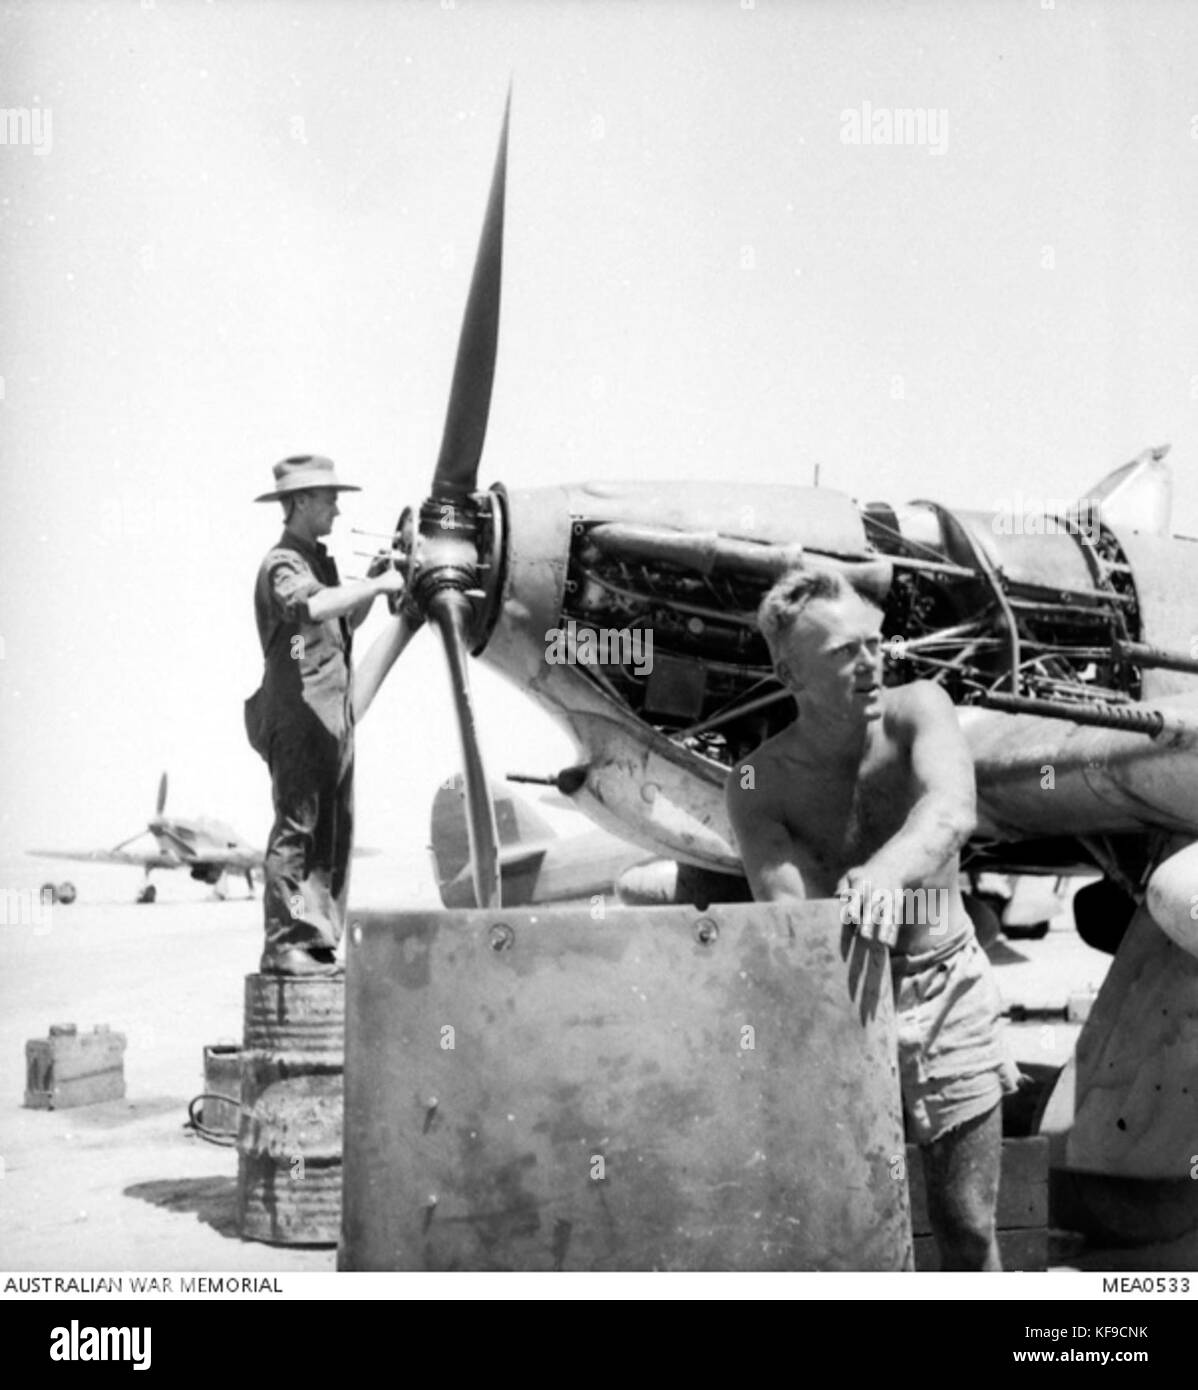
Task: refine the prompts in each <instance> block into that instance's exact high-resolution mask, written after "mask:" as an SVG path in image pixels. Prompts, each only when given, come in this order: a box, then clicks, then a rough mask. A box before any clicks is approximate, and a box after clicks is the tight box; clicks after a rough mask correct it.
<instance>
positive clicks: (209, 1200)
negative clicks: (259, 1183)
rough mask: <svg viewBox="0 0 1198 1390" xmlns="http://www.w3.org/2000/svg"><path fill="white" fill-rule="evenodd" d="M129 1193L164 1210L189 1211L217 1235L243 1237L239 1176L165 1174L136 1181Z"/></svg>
mask: <svg viewBox="0 0 1198 1390" xmlns="http://www.w3.org/2000/svg"><path fill="white" fill-rule="evenodd" d="M124 1195H125V1196H126V1197H136V1198H138V1199H139V1200H140V1201H143V1202H149V1203H150V1205H151V1206H155V1207H161V1208H162V1209H163V1210H164V1211H178V1212H187V1213H191V1214H192V1215H194V1216H196V1217H198V1218H199V1220H201V1221H202V1222H203V1223H204V1225H205V1226H211V1227H212V1229H213V1230H214V1231H216V1233H217V1234H218V1235H222V1236H228V1237H230V1238H231V1239H233V1240H240V1238H241V1233H240V1232H239V1231H238V1229H237V1179H236V1178H222V1177H215V1178H163V1179H159V1180H156V1181H154V1182H139V1183H134V1184H133V1186H132V1187H127V1188H125V1194H124Z"/></svg>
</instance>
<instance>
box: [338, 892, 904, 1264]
mask: <svg viewBox="0 0 1198 1390" xmlns="http://www.w3.org/2000/svg"><path fill="white" fill-rule="evenodd" d="M347 981H348V983H347V987H346V988H347V1000H348V1027H347V1037H346V1071H345V1082H346V1095H345V1121H346V1123H345V1192H344V1202H343V1218H342V1234H341V1243H340V1249H339V1253H338V1266H339V1268H341V1269H350V1270H387V1269H395V1270H451V1269H456V1270H546V1271H548V1270H594V1271H606V1270H613V1271H614V1270H811V1271H822V1270H898V1269H909V1268H911V1264H912V1237H911V1222H910V1208H909V1203H908V1195H907V1180H906V1165H905V1147H904V1142H903V1123H902V1107H901V1100H900V1094H899V1078H898V1064H897V1047H896V1040H895V1021H894V1009H893V999H892V993H891V986H890V980H889V970H888V958H887V952H886V951H885V949H884V948H881V947H877V946H867V945H865V944H864V943H863V942H862V941H861V939H860V937H859V936H857V935H856V934H855V933H853V932H852V931H851V930H850V929H848V928H846V927H845V926H843V925H842V923H841V921H840V913H839V906H838V904H836V903H834V902H810V903H804V904H801V905H799V906H796V907H794V908H787V909H782V908H779V907H772V906H768V905H763V904H751V905H724V904H720V905H712V906H711V907H709V908H707V909H706V910H704V911H698V910H696V909H695V908H693V907H660V908H633V909H621V908H617V909H608V910H607V911H606V912H605V913H604V914H603V916H602V918H601V919H600V920H596V919H595V917H594V916H593V915H592V913H591V912H590V911H589V910H586V909H581V910H580V909H573V908H545V907H537V908H535V909H532V910H529V909H520V908H517V909H504V910H502V911H463V912H428V913H418V912H366V911H361V912H358V913H355V914H354V915H353V916H352V917H351V921H350V928H349V963H348V975H347Z"/></svg>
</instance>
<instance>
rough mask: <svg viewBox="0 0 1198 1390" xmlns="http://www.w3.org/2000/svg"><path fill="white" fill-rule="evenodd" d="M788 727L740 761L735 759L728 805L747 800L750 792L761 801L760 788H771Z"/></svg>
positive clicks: (727, 788)
mask: <svg viewBox="0 0 1198 1390" xmlns="http://www.w3.org/2000/svg"><path fill="white" fill-rule="evenodd" d="M789 731H790V730H789V726H787V728H785V729H782V730H780V731H779V732H778V733H776V734H774V735H773V736H772V737H771V738H767V739H766V740H765V742H764V743H759V744H758V745H757V747H756V748H754V749H753V751H752V752H751V753H748V754H746V755H745V757H743V758H742V759H741V760H740V762H738V763H733V765H732V770H731V772H729V774H728V781H727V784H726V788H725V794H726V800H727V802H728V804H729V806H734V805H737V804H738V803H742V802H744V801H745V799H746V798H747V797H748V796H749V794H750V793H753V794H754V804H758V803H759V802H760V801H761V792H763V791H765V790H768V789H769V787H770V786H771V784H772V783H773V781H774V778H775V776H776V772H777V768H778V766H779V764H780V762H781V761H782V756H783V750H784V749H785V747H786V744H787V735H788V734H789Z"/></svg>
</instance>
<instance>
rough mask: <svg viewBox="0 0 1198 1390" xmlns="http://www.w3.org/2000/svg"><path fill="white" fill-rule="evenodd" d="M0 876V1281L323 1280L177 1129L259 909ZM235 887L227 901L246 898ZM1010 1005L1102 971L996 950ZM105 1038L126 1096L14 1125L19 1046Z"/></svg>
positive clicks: (67, 873)
mask: <svg viewBox="0 0 1198 1390" xmlns="http://www.w3.org/2000/svg"><path fill="white" fill-rule="evenodd" d="M50 867H52V870H53V871H52V873H47V872H46V871H45V870H46V868H47V866H46V865H42V864H39V863H38V861H36V860H33V859H24V860H22V859H16V858H9V859H6V860H4V861H3V862H2V864H0V888H2V889H3V890H5V901H6V903H7V904H8V906H9V915H10V920H9V921H8V922H7V923H6V925H5V927H4V930H3V932H2V933H0V978H2V979H3V981H4V986H3V1005H4V1007H3V1010H2V1014H0V1096H2V1098H3V1099H2V1103H0V1160H2V1163H3V1168H2V1173H3V1180H2V1181H0V1267H2V1268H4V1269H7V1270H11V1271H17V1272H39V1271H80V1272H94V1271H133V1272H136V1271H201V1272H204V1271H237V1270H253V1271H276V1270H278V1271H304V1270H316V1271H331V1270H333V1269H334V1268H335V1266H336V1252H335V1251H334V1250H332V1249H313V1248H299V1247H280V1246H272V1245H266V1244H262V1243H258V1242H248V1241H242V1240H241V1239H240V1237H239V1235H238V1233H237V1227H236V1217H235V1197H236V1172H237V1158H236V1152H235V1150H233V1149H231V1148H220V1147H217V1146H214V1145H212V1144H209V1143H206V1142H204V1141H202V1140H201V1139H199V1138H198V1137H196V1135H195V1134H194V1133H192V1132H191V1131H190V1130H189V1129H188V1127H187V1104H188V1101H189V1100H190V1099H191V1098H192V1097H193V1096H195V1095H197V1094H198V1093H199V1092H200V1091H201V1090H202V1089H203V1051H204V1048H205V1046H207V1045H209V1044H213V1043H222V1042H223V1043H233V1044H236V1043H238V1042H239V1041H240V1035H241V1009H242V983H243V978H244V976H245V975H246V974H247V973H249V972H251V971H253V970H254V969H255V968H256V964H257V957H258V952H259V949H260V936H259V933H260V930H261V926H260V920H261V905H260V902H259V901H258V899H257V897H255V898H254V899H250V898H248V897H245V896H230V898H228V899H227V900H226V901H224V902H220V901H216V900H214V899H213V898H211V897H210V896H209V895H208V894H209V890H208V889H206V888H205V887H204V886H203V885H200V884H197V883H193V882H192V881H191V880H190V879H188V878H187V877H186V876H185V875H182V874H178V873H174V874H171V873H163V874H158V875H156V876H155V880H156V882H157V884H158V895H159V896H158V902H157V903H155V904H153V905H145V906H139V905H136V904H134V903H133V901H132V898H133V894H134V892H135V891H136V889H137V887H138V885H139V882H140V876H139V875H138V874H137V873H136V872H133V871H126V870H122V869H119V868H94V867H90V866H87V865H79V866H70V865H64V864H60V865H54V866H50ZM64 877H69V878H70V879H71V880H72V881H73V882H74V883H75V884H76V886H77V888H78V890H79V898H78V900H77V901H76V902H75V903H74V904H72V905H70V906H68V907H64V906H61V905H56V906H54V907H53V909H52V910H51V912H50V914H49V917H48V918H45V919H43V920H42V921H40V922H38V921H33V920H28V921H20V920H11V918H12V916H13V913H12V906H13V904H14V903H15V902H21V901H23V900H24V898H23V895H26V894H33V895H36V891H37V889H38V887H39V886H40V884H41V883H43V882H46V881H48V880H49V879H51V878H53V880H54V881H55V882H60V881H61V880H62V879H63V878H64ZM244 892H245V888H244V885H236V884H235V885H232V886H231V893H232V894H234V895H236V894H238V893H241V894H244ZM353 901H354V904H355V905H356V906H358V907H367V906H370V907H383V906H391V907H418V906H428V905H430V904H431V903H433V902H435V891H434V887H433V883H432V878H431V874H430V872H429V868H428V866H427V864H426V863H424V861H423V859H420V860H415V859H407V860H403V859H397V858H393V857H390V856H388V855H381V856H379V857H378V858H375V859H369V860H361V861H359V862H358V863H357V864H355V868H354V894H353ZM991 958H992V960H993V961H994V963H995V965H996V967H997V976H998V981H999V985H1000V988H1001V990H1002V993H1003V997H1004V1000H1005V1002H1006V1003H1007V1004H1008V1005H1012V1004H1019V1005H1022V1006H1023V1007H1024V1008H1025V1009H1029V1010H1036V1009H1043V1008H1063V1007H1064V1005H1065V1004H1066V1002H1067V1000H1068V998H1069V997H1070V996H1071V995H1079V994H1084V993H1086V992H1087V991H1090V990H1094V989H1097V987H1098V986H1099V985H1100V984H1101V982H1102V979H1103V977H1104V975H1105V973H1106V969H1107V965H1108V960H1109V958H1108V957H1106V956H1104V955H1102V954H1101V953H1099V952H1096V951H1093V950H1091V949H1090V948H1089V947H1087V946H1086V945H1084V943H1082V942H1081V941H1080V939H1079V938H1078V937H1077V935H1076V933H1075V931H1074V930H1073V927H1072V922H1071V919H1070V917H1069V916H1068V914H1067V913H1061V914H1058V915H1057V916H1056V917H1055V918H1054V919H1053V922H1052V927H1051V930H1050V931H1049V933H1048V935H1047V936H1046V937H1045V938H1044V939H1042V940H1039V941H1029V940H1018V941H1006V940H1005V939H1000V940H999V942H998V943H997V945H996V946H995V947H994V948H993V949H992V951H991ZM72 1022H73V1023H75V1024H77V1025H78V1027H79V1028H80V1030H81V1031H82V1030H85V1029H89V1028H91V1027H92V1026H94V1025H95V1024H104V1023H107V1024H108V1025H110V1027H111V1028H112V1029H114V1030H115V1031H118V1032H121V1033H124V1034H125V1036H126V1038H127V1040H128V1044H127V1050H126V1053H125V1080H126V1096H125V1098H124V1099H123V1100H119V1101H108V1102H101V1103H98V1104H94V1105H90V1106H81V1107H77V1108H73V1109H68V1110H61V1111H46V1110H34V1109H26V1108H24V1106H23V1104H22V1100H23V1093H24V1086H25V1043H26V1041H27V1040H29V1039H32V1038H44V1037H46V1036H47V1033H48V1030H49V1026H50V1025H51V1024H52V1023H72ZM1008 1030H1009V1036H1010V1038H1011V1042H1012V1050H1013V1053H1014V1055H1015V1057H1016V1060H1017V1061H1019V1062H1021V1063H1041V1064H1046V1063H1047V1064H1057V1065H1059V1064H1062V1063H1063V1062H1064V1061H1065V1059H1066V1058H1067V1056H1068V1055H1069V1053H1070V1051H1071V1050H1072V1047H1073V1045H1074V1042H1075V1041H1076V1038H1077V1034H1078V1032H1079V1031H1080V1026H1079V1025H1078V1024H1071V1023H1066V1022H1064V1021H1061V1020H1053V1021H1045V1020H1044V1019H1042V1018H1041V1019H1035V1020H1032V1021H1028V1022H1026V1023H1022V1024H1014V1023H1013V1024H1010V1025H1008ZM1054 1246H1055V1253H1054V1249H1053V1248H1050V1261H1053V1267H1054V1268H1057V1269H1082V1270H1108V1269H1109V1270H1124V1271H1126V1270H1137V1271H1141V1270H1195V1269H1198V1231H1195V1232H1191V1233H1190V1234H1189V1235H1188V1236H1186V1237H1184V1238H1182V1239H1180V1240H1177V1241H1174V1242H1171V1243H1169V1244H1167V1245H1157V1246H1153V1247H1140V1248H1137V1249H1122V1250H1097V1249H1085V1248H1081V1249H1079V1248H1078V1245H1077V1242H1055V1243H1054Z"/></svg>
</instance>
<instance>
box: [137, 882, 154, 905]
mask: <svg viewBox="0 0 1198 1390" xmlns="http://www.w3.org/2000/svg"><path fill="white" fill-rule="evenodd" d="M157 896H158V889H157V888H155V886H154V885H153V884H152V883H147V884H146V885H145V886H144V887H143V888H142V890H141V892H140V893H138V895H137V901H138V902H139V903H152V902H153V901H154V899H155V898H157Z"/></svg>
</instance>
